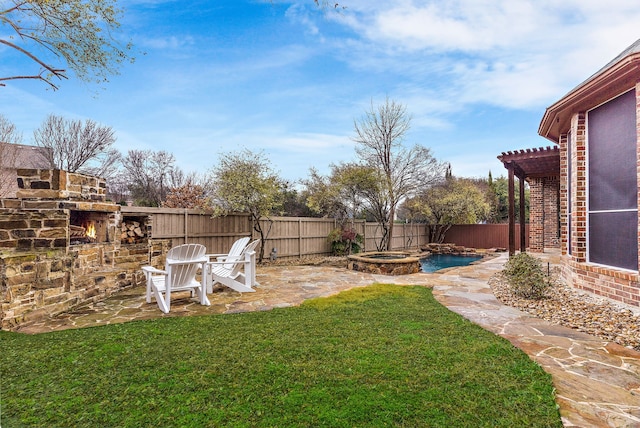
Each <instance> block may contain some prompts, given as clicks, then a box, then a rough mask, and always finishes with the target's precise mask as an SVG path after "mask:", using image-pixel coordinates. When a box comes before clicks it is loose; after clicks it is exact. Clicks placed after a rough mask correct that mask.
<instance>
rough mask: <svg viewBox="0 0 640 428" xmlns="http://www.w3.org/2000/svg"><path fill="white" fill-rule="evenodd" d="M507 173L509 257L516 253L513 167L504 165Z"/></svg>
mask: <svg viewBox="0 0 640 428" xmlns="http://www.w3.org/2000/svg"><path fill="white" fill-rule="evenodd" d="M505 166H506V167H507V171H508V172H509V191H508V193H509V256H512V255H514V254H515V253H516V219H515V203H516V201H515V199H516V198H515V186H514V183H513V175H514V174H513V165H511V164H508V165H505Z"/></svg>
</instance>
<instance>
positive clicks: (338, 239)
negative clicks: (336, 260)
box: [327, 228, 364, 256]
mask: <svg viewBox="0 0 640 428" xmlns="http://www.w3.org/2000/svg"><path fill="white" fill-rule="evenodd" d="M327 241H329V242H330V243H331V254H333V255H334V256H344V255H349V254H354V253H359V252H360V250H361V244H362V243H363V242H364V239H363V237H362V235H359V234H358V233H356V231H355V230H353V229H341V228H337V229H333V230H332V231H331V233H329V236H327Z"/></svg>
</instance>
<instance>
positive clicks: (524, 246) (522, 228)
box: [518, 177, 527, 253]
mask: <svg viewBox="0 0 640 428" xmlns="http://www.w3.org/2000/svg"><path fill="white" fill-rule="evenodd" d="M518 179H519V180H520V252H521V253H524V252H526V251H527V236H526V232H527V228H526V222H525V220H526V219H525V212H524V208H525V200H524V177H518Z"/></svg>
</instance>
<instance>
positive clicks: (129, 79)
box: [0, 0, 640, 181]
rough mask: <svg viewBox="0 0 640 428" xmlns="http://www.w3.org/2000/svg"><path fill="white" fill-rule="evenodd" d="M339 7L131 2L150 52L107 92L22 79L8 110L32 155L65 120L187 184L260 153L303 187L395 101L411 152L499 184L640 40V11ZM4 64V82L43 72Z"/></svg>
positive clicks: (599, 5)
mask: <svg viewBox="0 0 640 428" xmlns="http://www.w3.org/2000/svg"><path fill="white" fill-rule="evenodd" d="M340 3H341V5H343V6H346V9H337V10H334V9H332V8H328V9H325V10H320V9H318V8H317V7H316V6H315V5H314V3H313V1H312V0H298V1H278V0H273V1H272V2H269V1H260V0H254V1H245V0H225V1H199V0H194V1H189V2H184V1H169V0H166V1H163V0H141V1H137V0H127V1H121V2H120V5H121V6H122V7H124V9H125V15H124V17H123V20H122V21H123V22H122V28H121V36H122V37H123V38H125V39H127V38H130V39H131V40H132V41H133V43H134V44H135V45H136V49H138V50H140V51H144V52H145V54H144V55H137V56H138V58H137V61H136V62H135V63H134V64H132V65H129V64H127V65H125V66H124V67H123V68H122V69H121V74H120V75H118V76H114V77H112V79H111V81H110V83H108V84H106V86H105V89H104V90H101V89H99V87H97V86H92V85H87V84H84V83H82V82H79V81H77V80H74V79H73V78H72V79H70V80H68V81H64V82H62V83H61V85H60V89H59V90H58V91H51V90H47V88H46V85H44V84H42V83H39V82H37V81H21V82H16V81H13V82H9V83H8V85H7V86H6V87H4V88H2V87H0V113H2V114H4V115H5V116H6V117H7V118H8V119H9V120H11V121H12V122H14V123H15V124H16V125H17V126H18V127H19V129H20V130H21V131H22V132H23V134H24V143H27V144H29V143H30V142H31V135H32V132H33V130H34V129H36V128H37V127H38V126H39V125H40V124H41V123H42V121H43V120H44V119H45V118H46V116H47V115H48V114H51V113H53V114H56V115H62V116H64V117H67V118H73V119H78V118H79V119H93V120H95V121H97V122H100V123H102V124H104V125H108V126H111V127H112V128H113V129H114V130H115V132H116V136H117V142H116V148H117V149H118V150H120V151H121V152H123V153H126V151H127V150H130V149H140V150H142V149H151V150H166V151H168V152H170V153H173V154H174V155H175V157H176V161H177V162H176V163H177V165H178V166H179V167H180V168H182V169H183V170H184V171H185V172H191V171H194V172H199V173H206V172H207V171H208V170H209V169H210V168H211V167H212V166H214V165H215V164H216V163H217V159H218V156H219V154H220V153H224V152H228V151H235V150H239V149H243V148H247V149H250V150H252V151H256V152H257V151H263V152H264V153H265V154H266V156H267V157H268V158H269V159H270V160H271V162H272V166H273V169H274V170H276V171H278V172H279V174H280V175H281V177H283V178H285V179H288V180H291V181H295V180H298V179H301V178H305V177H307V175H308V172H309V168H310V167H312V166H313V167H315V168H317V169H318V170H319V171H320V172H321V173H325V174H326V173H327V172H328V170H329V165H330V164H331V163H339V162H347V161H352V160H355V150H354V143H353V141H352V140H351V137H352V136H353V135H354V131H353V121H354V119H357V118H360V117H361V116H362V115H363V113H364V112H365V110H367V109H368V108H370V105H371V103H372V102H373V103H374V104H378V103H381V102H382V101H384V99H385V97H386V96H388V97H389V98H392V99H394V100H396V101H398V102H400V103H403V104H404V105H405V106H406V107H407V111H408V112H409V113H410V114H411V116H412V126H411V130H410V132H409V134H408V135H407V138H406V140H405V144H407V145H413V144H421V145H424V146H426V147H430V148H431V149H432V152H433V154H434V156H435V157H436V158H437V159H439V160H441V161H446V162H450V163H451V165H452V168H453V173H454V174H455V175H456V176H463V177H486V175H487V174H488V172H489V170H491V171H492V173H493V175H494V177H497V176H499V175H504V174H505V171H506V170H504V168H503V167H502V165H501V164H500V162H499V161H498V160H497V159H496V157H497V156H498V155H499V154H500V153H501V152H503V151H508V150H515V149H523V148H529V147H540V146H547V145H550V144H551V143H550V142H549V141H547V140H545V139H543V138H541V137H539V136H538V135H537V129H538V125H539V122H540V119H541V118H542V115H543V113H544V109H545V108H546V107H547V106H549V105H550V104H552V103H553V102H555V101H557V100H558V99H559V98H560V97H562V96H563V95H564V94H566V93H567V92H568V91H569V90H571V89H572V88H573V87H575V86H576V85H578V84H579V83H581V82H582V81H583V80H585V79H586V78H587V77H589V76H590V75H591V74H593V73H594V72H596V71H597V70H598V69H600V68H601V67H602V66H604V65H605V64H606V63H607V62H608V61H610V60H611V59H612V58H614V57H615V56H616V55H617V54H618V53H620V52H621V51H622V50H624V49H625V48H626V47H627V46H629V45H630V44H632V43H633V42H634V41H635V40H637V39H638V38H640V30H639V28H640V27H638V23H639V22H640V7H638V5H637V1H635V0H631V1H624V0H611V1H607V2H603V1H601V0H563V1H558V0H447V1H444V0H439V1H418V0H385V1H382V0H380V1H371V0H341V1H340ZM0 31H6V29H0ZM6 35H7V33H0V37H4V36H6ZM0 54H1V55H2V56H1V57H2V58H3V59H2V61H1V62H0V74H2V75H7V74H17V73H24V72H25V67H27V66H30V64H28V63H27V62H24V61H23V60H21V59H19V58H17V57H16V56H15V55H14V54H13V53H12V52H10V51H9V50H7V49H0Z"/></svg>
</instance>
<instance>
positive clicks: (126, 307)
mask: <svg viewBox="0 0 640 428" xmlns="http://www.w3.org/2000/svg"><path fill="white" fill-rule="evenodd" d="M540 256H542V257H547V259H548V260H550V261H552V262H553V261H555V260H556V259H557V256H554V254H551V255H540ZM506 260H507V255H506V254H501V255H500V256H499V257H497V258H493V259H487V260H485V261H483V262H482V263H479V264H475V265H471V266H467V267H462V268H453V269H448V270H446V271H445V272H443V273H436V274H424V273H417V274H411V275H404V276H387V275H374V274H368V273H363V272H355V271H350V270H347V269H344V268H340V267H318V266H261V267H258V275H257V280H258V282H259V283H260V286H259V287H258V288H257V292H255V293H244V294H240V293H237V292H234V291H232V290H229V289H222V288H219V289H216V290H214V293H213V295H210V296H209V297H210V300H211V302H212V305H211V306H209V307H204V306H201V305H199V304H198V303H196V302H195V301H194V300H191V299H190V298H189V295H188V294H182V295H176V296H175V297H174V299H173V300H172V304H171V312H170V313H169V314H166V315H165V314H163V313H162V312H161V311H160V310H159V309H158V306H157V305H156V303H155V302H152V303H151V304H148V303H146V301H145V297H144V294H145V290H144V288H140V287H138V288H133V289H131V290H128V291H125V292H122V293H119V294H118V295H116V296H113V297H111V298H109V299H108V300H106V301H104V302H100V303H96V304H93V305H89V306H86V307H83V308H81V309H79V310H77V311H74V312H73V313H69V314H64V315H61V316H58V317H55V318H51V319H47V320H44V321H41V322H37V323H33V324H30V325H24V326H21V327H20V328H19V330H18V331H20V332H23V333H29V334H36V333H42V332H49V331H56V330H64V329H69V328H84V327H91V326H98V325H103V324H113V323H121V322H129V321H135V320H142V319H149V318H158V317H175V316H193V315H207V314H213V313H237V312H247V311H265V310H270V309H273V308H279V307H287V306H295V305H299V304H300V303H301V302H303V301H304V300H307V299H311V298H315V297H326V296H330V295H333V294H337V293H339V292H341V291H343V290H347V289H350V288H354V287H364V286H367V285H369V284H372V283H374V282H382V283H396V284H411V285H423V286H427V287H432V288H433V290H434V296H435V297H436V298H437V299H438V301H440V302H441V303H442V304H444V305H445V306H447V307H448V308H449V309H450V310H452V311H454V312H456V313H459V314H460V315H462V316H464V317H465V318H467V319H469V320H471V321H473V322H474V323H476V324H478V325H480V326H482V327H483V328H485V329H487V330H489V331H491V332H493V333H495V334H499V335H500V336H502V337H504V338H506V339H507V340H509V341H510V342H511V343H512V344H513V345H514V346H517V347H518V348H520V349H522V350H523V351H524V352H526V353H527V354H528V355H529V356H530V357H531V358H532V359H533V360H534V361H536V362H537V363H538V364H540V365H541V366H542V367H543V368H544V370H546V371H547V372H548V373H550V374H551V375H552V377H553V382H554V386H555V388H556V401H557V403H558V405H559V408H560V413H561V416H562V421H563V424H564V426H566V427H632V426H633V427H635V426H640V353H639V352H636V351H633V350H630V349H628V348H625V347H622V346H620V345H617V344H614V343H609V342H606V341H604V340H601V339H598V338H595V337H593V336H590V335H587V334H584V333H580V332H578V331H576V330H572V329H570V328H566V327H561V326H557V325H552V324H550V323H549V322H547V321H544V320H541V319H538V318H535V317H532V316H531V315H528V314H526V313H524V312H521V311H519V310H517V309H514V308H511V307H508V306H505V305H503V304H502V303H500V302H499V301H498V300H497V299H496V298H495V297H494V296H493V294H492V292H491V289H490V287H489V285H488V284H487V282H488V280H489V278H490V277H491V276H492V275H493V274H495V273H496V272H498V271H499V270H501V269H502V266H503V264H504V263H505V262H506Z"/></svg>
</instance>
